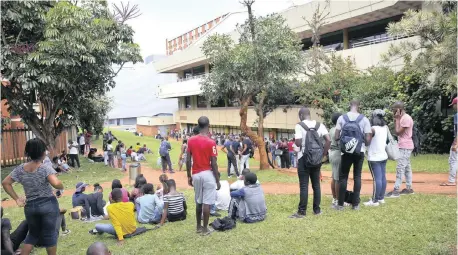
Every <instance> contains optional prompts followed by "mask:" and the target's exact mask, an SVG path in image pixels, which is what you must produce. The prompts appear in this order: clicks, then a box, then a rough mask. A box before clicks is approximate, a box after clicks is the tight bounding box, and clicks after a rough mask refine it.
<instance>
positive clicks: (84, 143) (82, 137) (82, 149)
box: [78, 133, 86, 156]
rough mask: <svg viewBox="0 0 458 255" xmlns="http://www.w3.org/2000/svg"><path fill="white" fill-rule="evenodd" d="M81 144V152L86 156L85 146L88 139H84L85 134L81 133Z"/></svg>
mask: <svg viewBox="0 0 458 255" xmlns="http://www.w3.org/2000/svg"><path fill="white" fill-rule="evenodd" d="M78 143H79V145H80V154H81V155H83V156H84V148H85V147H86V140H85V139H84V135H83V134H82V133H81V134H80V136H79V141H78Z"/></svg>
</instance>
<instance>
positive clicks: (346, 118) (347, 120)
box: [343, 114, 350, 123]
mask: <svg viewBox="0 0 458 255" xmlns="http://www.w3.org/2000/svg"><path fill="white" fill-rule="evenodd" d="M343 118H344V120H345V122H346V123H348V122H350V118H348V115H347V114H344V115H343Z"/></svg>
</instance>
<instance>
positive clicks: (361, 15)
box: [155, 0, 432, 137]
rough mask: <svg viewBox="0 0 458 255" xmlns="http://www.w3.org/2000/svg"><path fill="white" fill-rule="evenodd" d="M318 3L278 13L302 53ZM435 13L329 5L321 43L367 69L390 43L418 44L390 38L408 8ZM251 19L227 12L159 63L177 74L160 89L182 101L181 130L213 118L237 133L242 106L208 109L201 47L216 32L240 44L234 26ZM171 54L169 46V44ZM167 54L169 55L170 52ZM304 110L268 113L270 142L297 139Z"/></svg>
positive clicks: (216, 125)
mask: <svg viewBox="0 0 458 255" xmlns="http://www.w3.org/2000/svg"><path fill="white" fill-rule="evenodd" d="M318 3H320V4H321V6H322V7H323V4H324V3H323V2H322V1H312V2H309V3H307V4H303V5H298V6H294V7H291V8H289V9H286V10H283V11H281V12H279V13H278V14H279V15H281V16H283V18H285V20H286V23H287V25H288V26H289V27H290V28H291V29H293V31H295V32H296V33H297V34H298V35H299V37H300V38H301V40H302V45H303V50H304V51H306V50H308V49H309V48H310V47H311V45H312V42H311V30H310V27H308V25H307V23H306V22H305V21H304V18H303V17H305V18H310V17H311V16H312V15H313V12H314V10H315V9H316V6H317V5H318ZM421 8H432V7H430V6H427V5H425V4H424V3H423V2H421V1H393V0H389V1H385V0H380V1H351V0H348V1H331V3H330V5H329V6H328V11H329V15H328V17H327V20H326V24H325V25H324V26H323V29H322V35H321V39H320V44H321V45H322V46H323V47H324V48H325V49H326V50H328V51H329V52H334V54H336V55H340V56H342V57H344V58H347V57H349V58H351V59H352V60H353V61H354V62H355V64H356V66H357V67H358V68H359V69H362V70H363V69H367V68H369V67H371V66H375V65H377V64H379V63H380V61H381V54H382V53H384V52H387V51H388V49H389V47H390V45H391V44H399V43H401V42H403V41H410V40H418V38H417V37H409V36H405V37H390V36H389V35H388V34H387V32H386V27H387V25H388V24H389V23H390V22H397V21H399V20H400V19H401V18H402V16H403V13H404V12H406V11H407V10H409V9H414V10H415V9H421ZM246 18H247V13H246V12H236V13H228V14H226V15H223V16H221V17H220V20H219V22H218V23H217V24H215V25H214V26H212V28H210V29H208V30H206V32H205V34H203V35H200V37H199V38H198V39H197V40H195V41H193V43H192V44H191V45H188V46H187V47H186V48H185V49H182V50H181V51H176V52H174V53H173V55H171V54H168V56H167V57H166V58H164V59H161V60H160V61H158V62H156V63H155V68H156V70H157V71H158V72H161V73H176V74H177V80H176V81H174V82H171V83H167V84H160V85H159V86H158V88H157V92H158V97H159V98H177V99H178V108H179V109H178V111H176V112H175V113H174V121H175V122H176V124H177V128H179V129H185V130H191V128H192V127H193V126H195V125H196V124H197V119H198V118H199V117H200V116H202V115H206V116H208V117H209V118H210V122H211V125H212V129H213V131H214V132H220V133H238V132H239V131H238V130H239V125H240V117H239V107H238V106H239V105H238V103H237V102H235V101H234V100H231V99H226V100H221V101H220V102H218V103H216V104H213V105H211V104H209V103H208V102H207V101H206V100H205V98H204V97H202V96H201V95H200V94H201V92H202V91H201V88H200V80H201V79H202V77H203V76H205V75H207V74H208V73H209V72H211V70H210V69H211V67H210V65H209V63H208V60H207V59H206V57H205V55H204V54H203V52H202V51H201V46H202V44H203V42H204V41H205V39H206V38H207V37H208V36H209V35H212V34H215V33H226V34H228V35H230V36H231V37H232V38H233V39H234V40H235V41H237V40H238V38H239V33H238V32H237V31H236V30H235V24H237V23H242V22H243V21H244V20H245V19H246ZM166 49H169V43H168V42H167V44H166ZM167 53H168V52H167ZM390 66H391V67H392V68H394V69H398V68H401V67H402V60H401V59H399V60H397V61H394V62H392V63H391V64H390ZM299 108H300V106H293V107H291V108H288V109H283V108H282V107H279V108H278V109H276V110H274V111H273V112H272V113H271V114H269V115H268V116H267V118H266V120H265V122H264V128H265V137H267V136H272V135H273V136H275V137H281V136H282V137H292V133H293V129H294V126H295V124H296V123H297V121H298V117H297V116H298V115H297V114H298V110H299ZM319 112H320V110H317V109H315V110H314V111H313V115H314V116H313V117H314V118H315V119H320V118H319V116H318V115H319ZM255 122H256V114H255V112H254V110H253V109H249V111H248V123H247V124H248V125H250V126H251V127H253V128H254V129H256V123H255Z"/></svg>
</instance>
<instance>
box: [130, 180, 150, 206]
mask: <svg viewBox="0 0 458 255" xmlns="http://www.w3.org/2000/svg"><path fill="white" fill-rule="evenodd" d="M146 183H147V181H146V178H145V177H144V176H143V174H139V175H137V177H136V178H135V183H134V189H133V190H132V192H131V193H130V201H132V202H134V201H135V199H137V198H138V197H141V196H142V195H143V193H142V187H143V185H145V184H146Z"/></svg>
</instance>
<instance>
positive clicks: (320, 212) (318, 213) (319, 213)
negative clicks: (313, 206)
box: [313, 211, 323, 216]
mask: <svg viewBox="0 0 458 255" xmlns="http://www.w3.org/2000/svg"><path fill="white" fill-rule="evenodd" d="M313 214H315V215H316V216H318V215H321V214H323V212H322V211H319V212H317V213H316V212H314V213H313Z"/></svg>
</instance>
